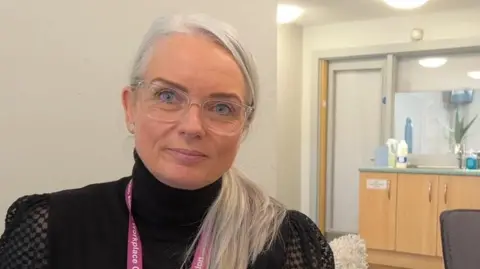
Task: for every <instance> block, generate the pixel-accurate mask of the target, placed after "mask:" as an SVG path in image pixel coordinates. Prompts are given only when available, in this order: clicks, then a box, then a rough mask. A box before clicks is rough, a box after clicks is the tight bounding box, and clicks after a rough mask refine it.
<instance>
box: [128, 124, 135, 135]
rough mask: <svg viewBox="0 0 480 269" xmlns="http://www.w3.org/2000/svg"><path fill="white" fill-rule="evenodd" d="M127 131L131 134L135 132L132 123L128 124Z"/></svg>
mask: <svg viewBox="0 0 480 269" xmlns="http://www.w3.org/2000/svg"><path fill="white" fill-rule="evenodd" d="M128 131H129V132H130V133H132V134H133V133H134V132H135V124H134V123H130V124H129V125H128Z"/></svg>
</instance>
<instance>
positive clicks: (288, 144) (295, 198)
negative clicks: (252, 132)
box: [277, 24, 303, 210]
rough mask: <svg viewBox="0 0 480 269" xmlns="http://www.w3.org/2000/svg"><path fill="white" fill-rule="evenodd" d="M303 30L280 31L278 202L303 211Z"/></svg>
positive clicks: (291, 27) (285, 27) (280, 28)
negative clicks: (301, 142) (301, 159)
mask: <svg viewBox="0 0 480 269" xmlns="http://www.w3.org/2000/svg"><path fill="white" fill-rule="evenodd" d="M302 32H303V30H302V28H301V27H300V26H297V25H294V24H284V25H279V26H278V31H277V61H278V62H277V83H278V93H277V102H278V103H277V106H278V107H277V113H278V114H277V121H278V136H277V139H278V141H277V143H278V156H279V157H280V158H279V159H278V170H277V173H278V195H277V197H278V199H279V200H280V201H281V202H283V203H285V204H286V205H287V206H288V207H289V208H292V209H296V210H300V184H301V180H300V135H301V121H300V118H301V105H302V104H301V102H302Z"/></svg>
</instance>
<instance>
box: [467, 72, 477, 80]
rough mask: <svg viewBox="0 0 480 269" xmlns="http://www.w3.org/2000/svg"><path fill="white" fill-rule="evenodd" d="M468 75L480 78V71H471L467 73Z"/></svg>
mask: <svg viewBox="0 0 480 269" xmlns="http://www.w3.org/2000/svg"><path fill="white" fill-rule="evenodd" d="M467 76H469V77H470V78H473V79H480V71H470V72H468V73H467Z"/></svg>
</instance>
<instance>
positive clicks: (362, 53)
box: [301, 37, 480, 231]
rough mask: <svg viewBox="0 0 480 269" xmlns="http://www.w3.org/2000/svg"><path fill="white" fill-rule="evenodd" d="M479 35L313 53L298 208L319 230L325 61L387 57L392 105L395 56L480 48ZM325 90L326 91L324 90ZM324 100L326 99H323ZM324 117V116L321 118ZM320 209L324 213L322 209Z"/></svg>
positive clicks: (323, 201)
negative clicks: (300, 194)
mask: <svg viewBox="0 0 480 269" xmlns="http://www.w3.org/2000/svg"><path fill="white" fill-rule="evenodd" d="M479 44H480V38H478V37H475V38H465V39H455V40H431V41H422V42H409V43H399V44H389V45H377V46H368V47H357V48H345V49H332V50H319V51H314V52H313V53H312V58H310V59H311V65H310V66H311V70H312V71H311V72H312V73H311V74H312V75H311V78H310V81H307V82H308V83H309V85H305V87H304V89H306V91H304V94H303V97H302V98H303V100H302V102H303V105H302V118H304V119H306V120H303V121H302V133H303V134H302V138H304V139H302V141H301V144H302V145H301V148H302V152H301V159H302V164H301V165H302V175H301V185H302V201H301V210H302V211H303V212H304V213H306V214H307V215H309V216H310V217H311V218H312V219H314V220H315V221H316V222H317V224H318V225H319V226H320V228H321V229H322V231H324V230H325V227H326V225H325V224H326V223H325V221H326V214H325V212H326V195H325V194H326V193H325V192H326V171H325V169H323V168H324V167H326V159H327V153H326V146H325V143H326V141H325V139H326V138H327V134H326V132H327V131H326V130H325V129H328V128H327V126H328V125H327V124H328V123H327V121H326V120H325V118H327V117H328V111H326V110H325V109H326V106H328V102H327V98H328V89H326V87H327V85H328V76H327V75H326V74H328V61H330V60H340V59H362V58H370V57H374V56H379V57H382V56H383V57H386V59H387V65H386V72H387V74H388V75H387V76H386V80H385V83H386V88H387V89H391V91H390V92H391V95H392V96H390V98H388V96H387V100H386V104H387V105H388V106H389V107H393V97H394V94H395V91H394V86H395V75H396V57H398V56H415V55H428V54H431V55H435V54H441V53H468V52H478V51H479V50H480V45H479ZM325 90H327V92H326V93H325V92H324V91H325ZM324 101H325V102H324ZM385 115H386V119H389V120H386V124H385V126H383V128H384V132H385V134H391V133H393V109H392V110H388V111H385ZM322 119H323V120H322ZM322 212H323V213H322Z"/></svg>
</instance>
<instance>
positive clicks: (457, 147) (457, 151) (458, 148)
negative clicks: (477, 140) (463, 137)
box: [455, 144, 465, 169]
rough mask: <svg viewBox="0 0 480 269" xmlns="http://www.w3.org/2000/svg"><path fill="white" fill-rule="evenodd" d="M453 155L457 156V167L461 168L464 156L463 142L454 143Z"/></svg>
mask: <svg viewBox="0 0 480 269" xmlns="http://www.w3.org/2000/svg"><path fill="white" fill-rule="evenodd" d="M455 155H456V156H457V160H458V168H460V169H463V168H464V167H463V166H464V165H463V159H464V156H465V145H464V144H456V145H455Z"/></svg>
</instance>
